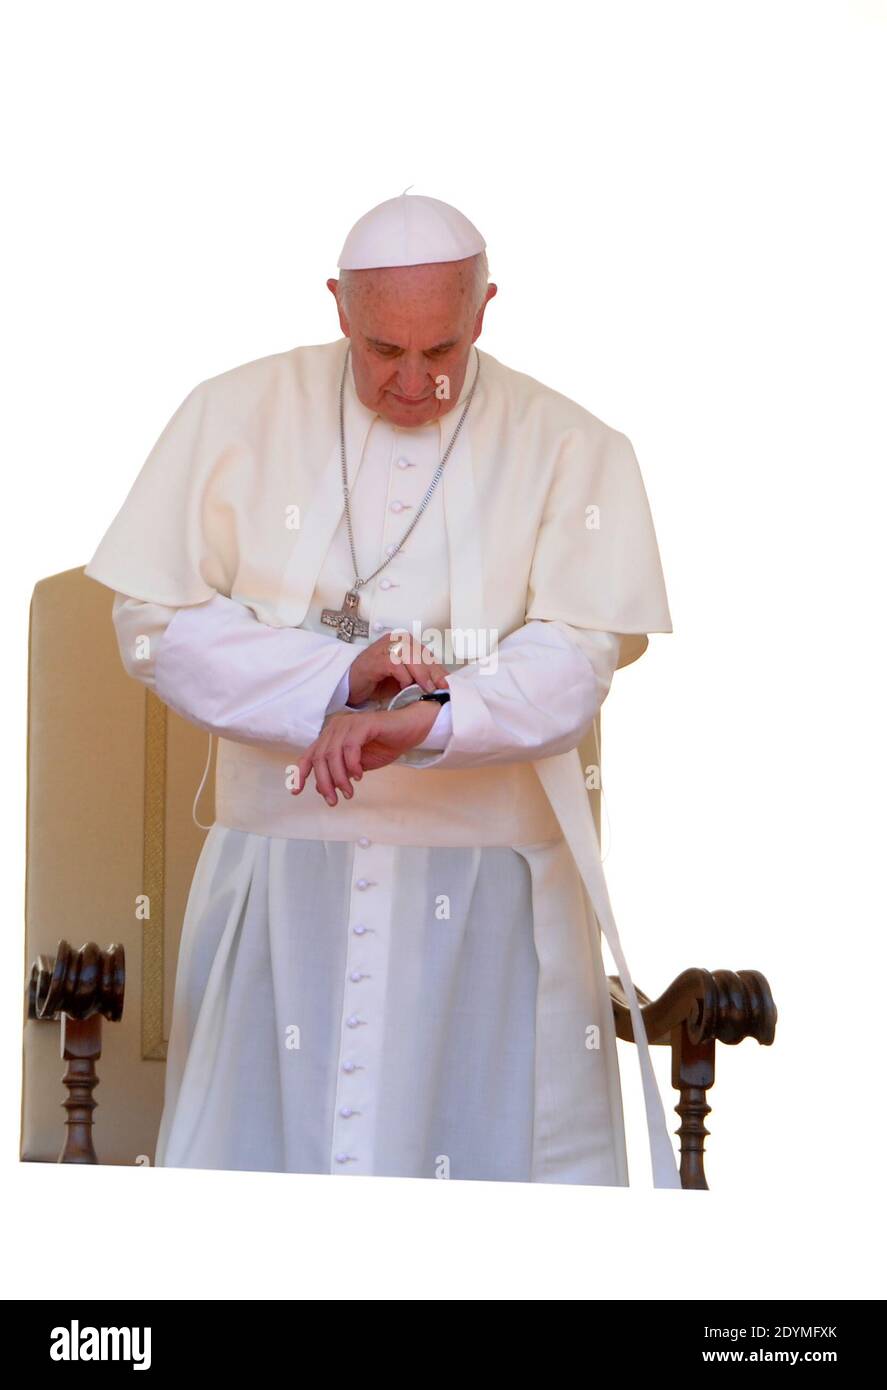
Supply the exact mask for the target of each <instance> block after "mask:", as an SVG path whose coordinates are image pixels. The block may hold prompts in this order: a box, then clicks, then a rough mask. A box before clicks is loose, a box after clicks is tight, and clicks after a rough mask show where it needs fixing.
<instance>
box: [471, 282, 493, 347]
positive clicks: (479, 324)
mask: <svg viewBox="0 0 887 1390" xmlns="http://www.w3.org/2000/svg"><path fill="white" fill-rule="evenodd" d="M498 289H499V286H498V285H494V284H493V282H492V280H491V281H490V283H489V284H488V285H487V293H486V295H485V297H484V302H483V304H482V305H481V306H480V308H479V309H478V311H477V317H476V318H475V320H474V332H473V334H472V335H471V341H472V342H473V343H475V342H477V340H478V338H479V337H480V332H481V329H482V328H483V326H484V310H485V309H486V307H487V305H488V304H489V302H490V300H491V299H492V298H493V296H494V295H495V294H496V293H497V291H498Z"/></svg>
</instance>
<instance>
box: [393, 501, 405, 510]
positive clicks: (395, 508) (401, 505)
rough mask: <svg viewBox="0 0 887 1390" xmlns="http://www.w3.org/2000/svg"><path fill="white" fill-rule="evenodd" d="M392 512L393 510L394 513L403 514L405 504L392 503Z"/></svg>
mask: <svg viewBox="0 0 887 1390" xmlns="http://www.w3.org/2000/svg"><path fill="white" fill-rule="evenodd" d="M391 510H392V511H393V512H402V511H403V502H392V503H391Z"/></svg>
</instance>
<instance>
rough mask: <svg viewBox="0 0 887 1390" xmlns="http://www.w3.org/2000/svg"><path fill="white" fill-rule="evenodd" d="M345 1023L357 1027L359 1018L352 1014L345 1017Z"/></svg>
mask: <svg viewBox="0 0 887 1390" xmlns="http://www.w3.org/2000/svg"><path fill="white" fill-rule="evenodd" d="M345 1023H346V1025H347V1026H348V1027H349V1028H357V1027H359V1025H360V1019H359V1018H358V1017H357V1014H352V1015H351V1017H350V1018H346V1020H345Z"/></svg>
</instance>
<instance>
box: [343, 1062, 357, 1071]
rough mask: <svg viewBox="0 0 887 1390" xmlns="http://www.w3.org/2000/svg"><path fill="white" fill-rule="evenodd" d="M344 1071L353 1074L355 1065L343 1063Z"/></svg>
mask: <svg viewBox="0 0 887 1390" xmlns="http://www.w3.org/2000/svg"><path fill="white" fill-rule="evenodd" d="M342 1070H343V1071H347V1072H352V1071H354V1063H353V1062H343V1063H342Z"/></svg>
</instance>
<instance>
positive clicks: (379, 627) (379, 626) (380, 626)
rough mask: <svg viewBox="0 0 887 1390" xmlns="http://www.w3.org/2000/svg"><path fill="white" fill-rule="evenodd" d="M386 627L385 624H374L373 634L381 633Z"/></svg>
mask: <svg viewBox="0 0 887 1390" xmlns="http://www.w3.org/2000/svg"><path fill="white" fill-rule="evenodd" d="M384 626H385V624H384V623H373V632H381V631H382V629H383V628H384Z"/></svg>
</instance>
